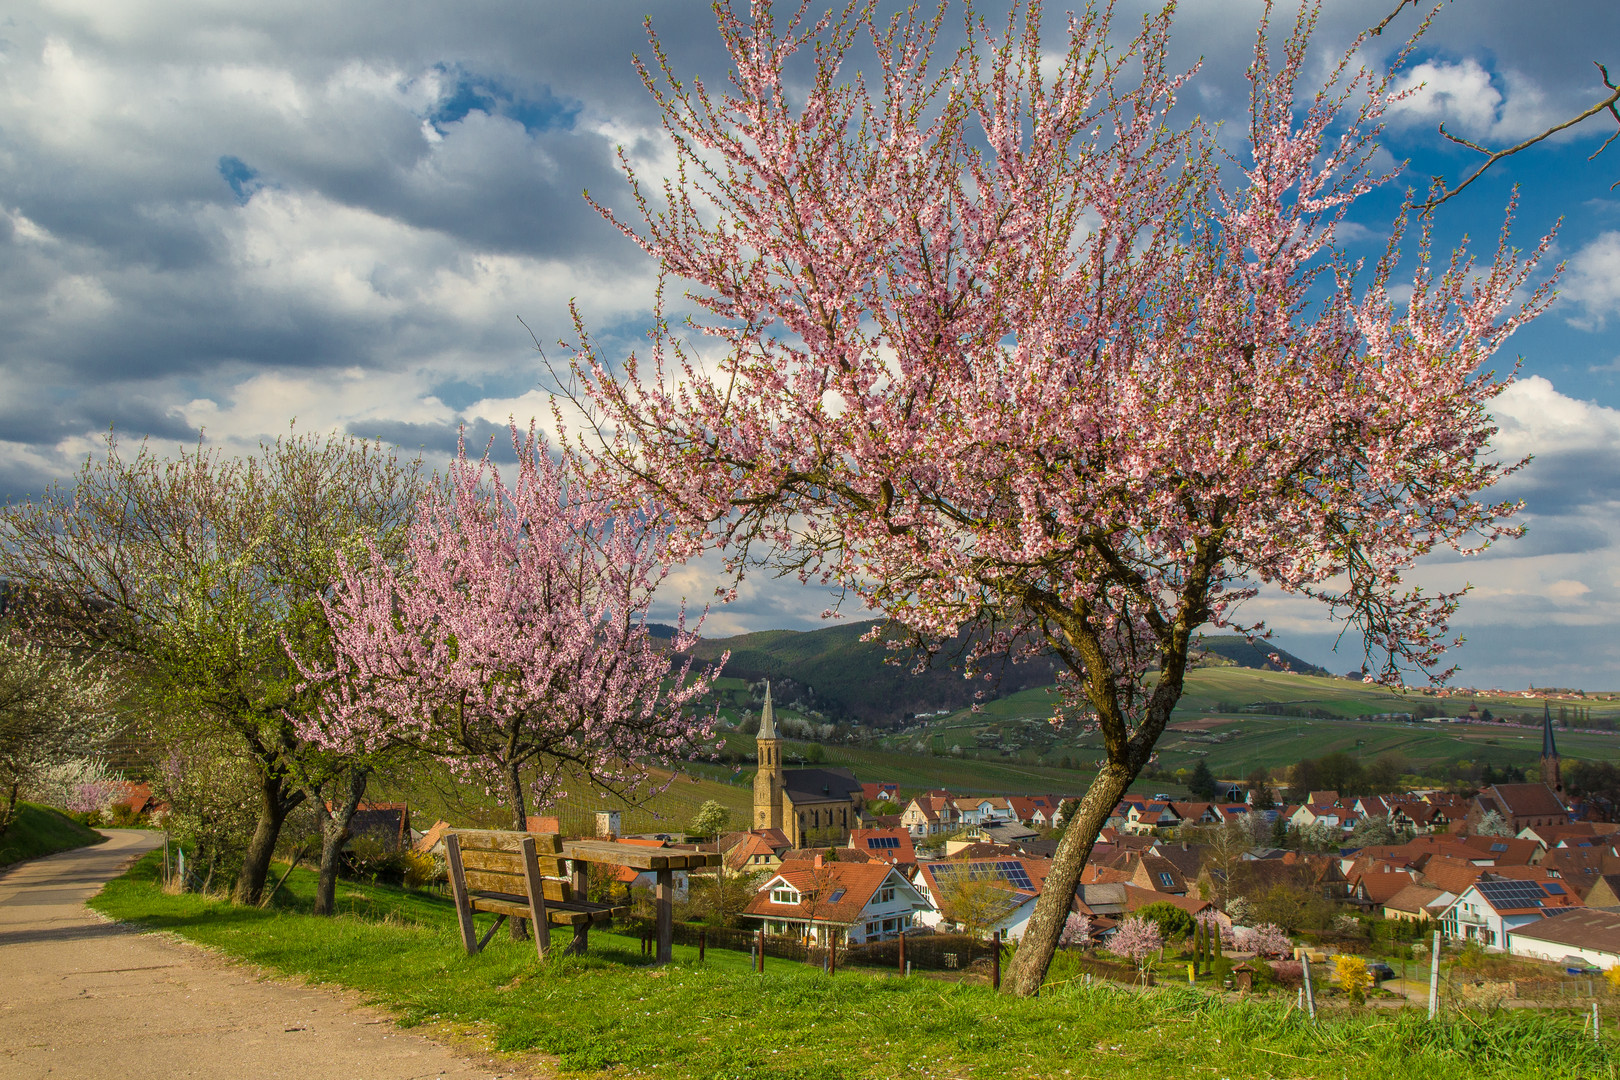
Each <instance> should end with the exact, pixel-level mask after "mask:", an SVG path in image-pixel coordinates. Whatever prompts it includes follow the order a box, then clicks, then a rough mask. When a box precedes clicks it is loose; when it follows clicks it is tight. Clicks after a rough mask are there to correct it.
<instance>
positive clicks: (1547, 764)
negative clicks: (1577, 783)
mask: <svg viewBox="0 0 1620 1080" xmlns="http://www.w3.org/2000/svg"><path fill="white" fill-rule="evenodd" d="M1541 782H1542V783H1543V784H1546V785H1547V786H1548V787H1550V788H1552V789H1553V790H1554V791H1556V792H1558V793H1559V794H1560V795H1562V794H1563V792H1564V779H1563V777H1562V776H1560V775H1559V769H1558V743H1557V742H1555V741H1554V740H1553V725H1552V708H1551V707H1550V706H1549V705H1548V704H1547V702H1546V701H1545V700H1543V701H1542V703H1541Z"/></svg>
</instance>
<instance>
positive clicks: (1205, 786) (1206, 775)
mask: <svg viewBox="0 0 1620 1080" xmlns="http://www.w3.org/2000/svg"><path fill="white" fill-rule="evenodd" d="M1187 790H1188V791H1189V792H1191V793H1192V796H1193V798H1195V799H1213V798H1214V797H1215V774H1214V773H1212V772H1210V771H1209V765H1208V764H1207V763H1205V762H1204V761H1202V760H1200V761H1199V762H1198V766H1197V768H1195V769H1193V771H1192V776H1191V777H1189V778H1188V780H1187Z"/></svg>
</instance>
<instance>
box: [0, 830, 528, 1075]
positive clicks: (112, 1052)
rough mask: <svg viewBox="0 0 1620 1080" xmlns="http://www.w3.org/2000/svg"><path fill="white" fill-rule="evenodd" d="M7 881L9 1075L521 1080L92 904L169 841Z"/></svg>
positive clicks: (9, 874) (0, 995)
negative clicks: (131, 865)
mask: <svg viewBox="0 0 1620 1080" xmlns="http://www.w3.org/2000/svg"><path fill="white" fill-rule="evenodd" d="M107 833H108V835H109V836H111V837H112V839H110V840H109V841H108V842H107V843H105V844H102V845H99V846H97V847H92V848H83V849H80V850H78V851H68V852H63V853H62V854H60V855H53V856H50V857H49V858H45V859H39V860H36V861H33V862H28V863H23V864H22V865H20V866H17V867H14V868H12V869H11V870H9V871H6V872H5V873H3V874H0V1080H14V1078H15V1080H24V1078H27V1080H34V1078H36V1077H50V1078H52V1080H100V1078H102V1077H106V1078H109V1080H112V1078H116V1080H147V1078H152V1080H160V1078H161V1080H171V1078H182V1077H209V1078H217V1077H224V1078H231V1080H259V1078H265V1080H269V1078H281V1077H285V1078H287V1080H328V1078H330V1080H416V1078H426V1077H455V1078H458V1080H472V1078H475V1077H476V1078H480V1080H493V1078H497V1077H510V1076H513V1075H514V1073H513V1072H512V1071H511V1070H510V1068H509V1067H503V1066H502V1065H501V1064H500V1063H498V1062H494V1061H491V1060H487V1059H485V1060H473V1059H470V1058H467V1057H464V1056H462V1055H460V1054H457V1053H456V1052H454V1051H452V1050H450V1049H448V1048H446V1047H445V1046H443V1045H441V1044H439V1043H436V1042H433V1041H432V1040H430V1039H427V1038H425V1037H423V1036H421V1035H419V1034H415V1033H413V1032H409V1031H401V1030H400V1029H398V1028H396V1027H395V1026H394V1024H393V1023H392V1022H391V1021H390V1020H389V1019H388V1018H387V1017H386V1016H385V1015H384V1014H382V1013H381V1012H378V1011H376V1010H374V1009H369V1008H366V1007H364V1006H362V1005H359V1004H358V1003H357V1002H356V1001H355V1000H354V999H353V998H346V997H344V996H342V995H339V994H335V993H330V992H328V991H326V990H315V989H311V988H308V987H303V986H297V985H294V984H291V983H288V982H284V981H274V980H269V979H266V978H264V977H262V976H261V975H259V974H258V973H256V972H255V971H253V970H252V969H250V968H245V967H241V966H238V965H234V964H230V963H227V962H225V961H223V960H220V959H217V958H215V957H213V956H211V955H209V954H208V953H206V952H204V951H203V950H201V949H197V948H195V947H193V946H190V945H187V944H185V943H183V942H176V941H173V940H170V939H167V938H163V937H159V936H155V935H152V934H137V933H133V932H131V931H130V930H128V929H126V928H124V927H122V926H119V925H117V924H114V923H109V922H106V921H104V920H103V919H101V918H100V917H99V916H97V915H96V914H94V913H93V912H91V911H89V910H88V909H87V908H85V906H84V902H85V900H87V899H88V898H89V897H91V896H93V895H94V894H95V893H96V892H97V891H98V890H99V889H100V888H101V886H102V884H103V883H104V882H105V881H107V880H108V879H110V878H112V877H114V876H115V875H116V874H118V873H119V872H120V871H121V870H122V868H123V867H124V866H125V865H126V864H127V863H128V862H129V861H130V860H131V859H132V858H134V857H135V856H137V855H139V854H140V853H141V852H144V851H147V850H149V849H150V848H151V847H152V846H153V845H154V843H156V842H157V841H156V840H154V837H155V835H156V834H153V833H146V832H139V831H135V830H127V829H109V830H107Z"/></svg>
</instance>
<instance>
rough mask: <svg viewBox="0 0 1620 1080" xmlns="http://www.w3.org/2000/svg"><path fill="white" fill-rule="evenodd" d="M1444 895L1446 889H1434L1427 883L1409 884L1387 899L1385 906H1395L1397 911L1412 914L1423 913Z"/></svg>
mask: <svg viewBox="0 0 1620 1080" xmlns="http://www.w3.org/2000/svg"><path fill="white" fill-rule="evenodd" d="M1408 881H1410V879H1408ZM1444 895H1445V890H1443V889H1433V888H1430V887H1429V886H1427V885H1412V884H1408V885H1407V886H1406V887H1405V888H1404V889H1402V890H1401V891H1400V892H1398V893H1396V894H1395V895H1394V896H1391V897H1390V898H1389V899H1387V900H1385V901H1384V906H1385V907H1386V908H1394V909H1395V910H1396V911H1405V912H1408V913H1410V914H1412V915H1423V914H1426V913H1427V908H1428V906H1429V905H1430V904H1432V903H1434V902H1435V901H1436V900H1438V899H1440V897H1442V896H1444Z"/></svg>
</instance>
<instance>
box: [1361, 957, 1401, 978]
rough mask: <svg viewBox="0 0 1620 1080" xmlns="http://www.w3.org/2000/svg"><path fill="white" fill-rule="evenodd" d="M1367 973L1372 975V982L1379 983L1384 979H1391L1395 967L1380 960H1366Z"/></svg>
mask: <svg viewBox="0 0 1620 1080" xmlns="http://www.w3.org/2000/svg"><path fill="white" fill-rule="evenodd" d="M1367 974H1369V975H1371V976H1372V977H1373V982H1375V983H1380V982H1383V981H1384V980H1385V979H1393V978H1394V977H1395V969H1394V968H1392V967H1390V966H1389V965H1388V964H1386V963H1384V962H1383V961H1382V960H1369V961H1367Z"/></svg>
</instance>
